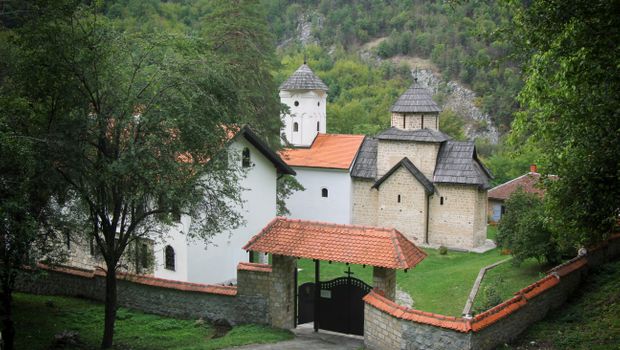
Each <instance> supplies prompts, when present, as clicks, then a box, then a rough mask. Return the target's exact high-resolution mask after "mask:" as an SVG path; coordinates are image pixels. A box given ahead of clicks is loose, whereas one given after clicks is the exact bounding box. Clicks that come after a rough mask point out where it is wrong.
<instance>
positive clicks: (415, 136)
mask: <svg viewBox="0 0 620 350" xmlns="http://www.w3.org/2000/svg"><path fill="white" fill-rule="evenodd" d="M376 137H377V139H379V140H394V141H417V142H437V143H438V142H444V141H447V140H450V139H451V137H450V136H448V135H446V134H444V133H443V132H441V131H439V130H434V129H416V130H404V129H399V128H397V127H394V126H393V127H391V128H389V129H386V130H383V131H382V132H380V133H379V134H378V135H377V136H376Z"/></svg>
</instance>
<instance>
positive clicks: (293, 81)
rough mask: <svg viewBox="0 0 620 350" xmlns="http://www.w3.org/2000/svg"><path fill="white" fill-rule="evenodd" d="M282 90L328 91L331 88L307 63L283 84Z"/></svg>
mask: <svg viewBox="0 0 620 350" xmlns="http://www.w3.org/2000/svg"><path fill="white" fill-rule="evenodd" d="M280 90H322V91H327V90H329V88H328V87H327V85H325V83H323V81H322V80H321V78H319V77H317V76H316V74H314V72H313V71H312V69H310V67H308V65H307V64H305V63H304V64H302V65H301V66H300V67H299V68H297V70H296V71H295V73H293V75H291V76H290V77H289V78H288V79H286V81H285V82H284V83H282V85H280Z"/></svg>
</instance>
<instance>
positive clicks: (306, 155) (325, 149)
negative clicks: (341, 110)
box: [280, 134, 364, 170]
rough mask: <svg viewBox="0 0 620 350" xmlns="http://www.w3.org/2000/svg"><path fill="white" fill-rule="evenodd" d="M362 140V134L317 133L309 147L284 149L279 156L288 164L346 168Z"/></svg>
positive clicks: (349, 165) (353, 158)
mask: <svg viewBox="0 0 620 350" xmlns="http://www.w3.org/2000/svg"><path fill="white" fill-rule="evenodd" d="M363 141H364V135H342V134H318V135H317V136H316V138H315V139H314V141H313V142H312V145H311V146H310V147H309V148H289V149H284V150H281V151H280V156H282V159H284V161H285V162H286V163H287V164H288V165H290V166H296V167H312V168H329V169H347V170H348V169H349V168H351V165H352V163H353V161H354V160H355V156H356V155H357V153H358V151H359V149H360V146H361V145H362V142H363Z"/></svg>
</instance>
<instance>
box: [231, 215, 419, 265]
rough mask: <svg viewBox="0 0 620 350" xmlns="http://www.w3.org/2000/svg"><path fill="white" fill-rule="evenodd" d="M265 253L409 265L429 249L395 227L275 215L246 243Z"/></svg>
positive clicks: (247, 246) (361, 262)
mask: <svg viewBox="0 0 620 350" xmlns="http://www.w3.org/2000/svg"><path fill="white" fill-rule="evenodd" d="M243 249H245V250H252V251H257V252H263V253H271V254H278V255H286V256H294V257H299V258H309V259H318V260H325V261H338V262H344V263H351V264H359V265H370V266H378V267H386V268H391V269H408V268H411V267H414V266H415V265H417V264H418V263H419V262H420V261H422V260H423V259H424V258H425V257H426V253H424V252H423V251H422V250H420V249H419V248H418V247H416V246H415V245H414V244H413V243H412V242H411V241H409V240H408V239H407V238H405V236H403V235H402V234H401V233H400V232H398V231H397V230H395V229H388V228H379V227H368V226H353V225H338V224H332V223H324V222H315V221H305V220H291V219H286V218H275V219H274V220H273V221H271V222H270V223H269V224H267V226H266V227H265V228H263V230H262V231H261V232H260V233H258V234H257V235H256V236H254V237H252V239H251V240H250V241H249V242H248V243H247V244H246V245H245V246H244V247H243Z"/></svg>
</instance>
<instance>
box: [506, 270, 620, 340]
mask: <svg viewBox="0 0 620 350" xmlns="http://www.w3.org/2000/svg"><path fill="white" fill-rule="evenodd" d="M509 348H512V349H558V350H559V349H587V350H608V349H609V350H612V349H613V350H618V349H620V261H616V262H612V263H609V264H607V265H605V266H603V267H602V268H601V269H600V270H598V271H596V272H595V273H594V274H592V275H590V276H589V277H588V280H587V281H586V283H584V284H583V287H582V289H581V291H580V292H579V293H578V294H576V295H575V296H574V297H573V298H571V299H569V301H568V302H567V304H566V305H565V306H563V307H561V308H559V309H557V310H555V311H552V312H551V313H550V314H549V315H548V316H547V317H546V318H545V319H544V320H543V321H541V322H537V323H536V324H534V325H532V326H531V327H530V328H529V329H528V330H527V331H526V332H525V333H524V334H522V335H521V336H519V340H518V341H517V343H515V344H512V345H511V346H509Z"/></svg>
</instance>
